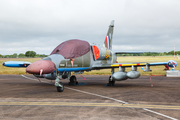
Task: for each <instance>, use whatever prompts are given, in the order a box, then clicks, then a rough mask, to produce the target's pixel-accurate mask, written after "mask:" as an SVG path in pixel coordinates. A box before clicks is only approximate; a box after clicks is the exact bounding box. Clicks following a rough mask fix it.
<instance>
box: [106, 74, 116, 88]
mask: <svg viewBox="0 0 180 120" xmlns="http://www.w3.org/2000/svg"><path fill="white" fill-rule="evenodd" d="M114 84H115V81H114V80H112V76H109V83H108V84H107V86H114Z"/></svg>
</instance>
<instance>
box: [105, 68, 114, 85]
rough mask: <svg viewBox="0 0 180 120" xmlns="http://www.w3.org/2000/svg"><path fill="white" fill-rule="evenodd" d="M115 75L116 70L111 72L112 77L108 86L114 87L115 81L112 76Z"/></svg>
mask: <svg viewBox="0 0 180 120" xmlns="http://www.w3.org/2000/svg"><path fill="white" fill-rule="evenodd" d="M113 74H114V68H112V70H111V76H109V83H107V84H106V86H114V84H115V81H114V80H113V78H112V75H113Z"/></svg>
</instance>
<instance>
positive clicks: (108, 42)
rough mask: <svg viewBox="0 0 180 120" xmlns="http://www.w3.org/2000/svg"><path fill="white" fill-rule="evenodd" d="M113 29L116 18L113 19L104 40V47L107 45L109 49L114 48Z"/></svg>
mask: <svg viewBox="0 0 180 120" xmlns="http://www.w3.org/2000/svg"><path fill="white" fill-rule="evenodd" d="M113 30H114V20H112V21H111V24H110V25H109V29H108V32H107V35H106V38H105V41H104V47H106V48H107V49H112V38H113Z"/></svg>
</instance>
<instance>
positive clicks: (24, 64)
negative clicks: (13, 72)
mask: <svg viewBox="0 0 180 120" xmlns="http://www.w3.org/2000/svg"><path fill="white" fill-rule="evenodd" d="M30 64H31V63H30V62H23V61H7V62H4V63H3V64H2V65H3V66H6V67H27V66H28V65H30Z"/></svg>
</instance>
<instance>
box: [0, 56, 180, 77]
mask: <svg viewBox="0 0 180 120" xmlns="http://www.w3.org/2000/svg"><path fill="white" fill-rule="evenodd" d="M40 59H41V58H0V64H2V63H3V62H6V61H28V62H34V61H37V60H40ZM168 60H174V57H173V56H156V57H152V56H150V57H149V56H138V57H136V56H127V57H118V58H117V61H118V62H119V63H128V62H129V63H131V62H149V63H152V62H167V61H168ZM175 61H176V62H177V63H178V66H177V68H176V70H180V59H177V58H176V59H175ZM144 68H145V67H144ZM151 69H152V72H143V71H142V70H141V67H139V68H138V71H140V73H141V75H166V71H163V69H164V66H152V67H151ZM115 71H118V68H116V69H115ZM126 71H127V72H128V71H131V68H126ZM0 74H13V75H19V74H25V68H9V67H3V66H2V65H0ZM84 74H85V75H110V74H111V69H103V70H93V71H90V72H85V73H84Z"/></svg>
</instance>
